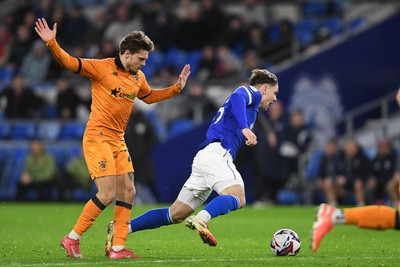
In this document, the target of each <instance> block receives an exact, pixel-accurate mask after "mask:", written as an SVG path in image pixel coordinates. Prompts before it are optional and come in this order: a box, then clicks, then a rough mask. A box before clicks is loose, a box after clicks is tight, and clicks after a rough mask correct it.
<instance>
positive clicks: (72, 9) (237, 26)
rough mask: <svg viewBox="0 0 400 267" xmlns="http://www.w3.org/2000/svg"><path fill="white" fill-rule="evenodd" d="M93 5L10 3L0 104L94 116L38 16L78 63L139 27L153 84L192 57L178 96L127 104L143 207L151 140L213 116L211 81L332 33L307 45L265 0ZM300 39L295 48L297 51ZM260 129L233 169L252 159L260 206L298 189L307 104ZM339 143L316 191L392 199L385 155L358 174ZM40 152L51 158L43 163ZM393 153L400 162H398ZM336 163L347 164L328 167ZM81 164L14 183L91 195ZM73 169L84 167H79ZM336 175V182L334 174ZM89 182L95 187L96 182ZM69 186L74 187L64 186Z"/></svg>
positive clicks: (1, 40)
mask: <svg viewBox="0 0 400 267" xmlns="http://www.w3.org/2000/svg"><path fill="white" fill-rule="evenodd" d="M84 2H85V1H81V2H79V1H76V2H74V3H84ZM95 2H96V1H95ZM97 2H98V3H100V2H101V4H98V5H89V6H85V5H80V4H73V5H64V4H65V2H62V1H51V0H40V1H30V0H19V1H16V6H15V9H12V10H11V12H10V13H9V14H7V15H6V16H5V17H4V18H2V19H1V20H0V71H1V73H0V76H1V78H0V79H1V83H0V109H1V110H2V111H3V113H2V114H3V116H4V117H5V118H6V119H39V120H41V119H48V118H51V119H60V120H62V121H64V120H79V119H83V118H82V117H87V116H88V114H89V112H90V103H91V99H90V92H88V89H87V88H89V86H87V84H86V83H87V81H85V80H84V79H82V78H81V77H80V76H78V75H75V74H72V73H70V72H65V71H64V70H63V69H62V68H61V67H60V66H59V65H58V63H57V62H55V61H54V60H52V59H51V56H50V54H49V51H48V50H47V48H46V47H45V45H44V44H43V42H41V41H39V40H38V37H37V34H36V32H35V31H34V23H35V20H36V18H38V17H43V18H46V20H47V21H49V23H50V24H51V25H52V24H53V23H55V22H56V23H57V24H58V27H57V31H58V33H57V40H58V42H59V43H60V44H61V46H62V47H63V48H65V49H66V50H67V51H68V52H69V53H70V54H71V55H73V56H75V57H82V58H85V57H88V58H104V57H115V56H116V55H117V54H118V52H119V51H118V45H119V44H118V43H116V42H117V41H118V40H120V39H121V38H122V37H123V36H124V35H125V34H126V33H127V32H129V31H131V30H143V31H144V32H145V33H146V34H147V35H148V36H149V37H150V38H151V39H152V40H153V41H154V44H155V51H153V52H152V53H150V55H149V59H148V61H147V65H146V67H145V68H144V70H143V71H144V72H145V74H146V76H147V77H148V78H149V82H150V84H151V85H152V86H155V87H158V86H160V87H161V86H163V85H165V84H170V83H174V82H175V81H176V75H177V71H179V70H180V69H181V67H182V65H183V64H185V63H190V64H191V68H192V76H191V78H190V82H189V83H188V85H187V88H186V89H185V91H184V92H183V93H182V94H180V95H179V96H177V97H175V98H173V99H171V100H170V101H166V102H163V103H160V104H158V105H157V106H156V108H155V111H154V112H151V113H150V112H146V111H145V110H141V107H140V104H138V105H135V107H134V109H133V111H132V112H133V116H134V117H135V119H133V120H131V121H130V122H129V124H128V127H127V133H128V134H127V136H130V137H132V138H127V145H128V147H134V149H131V148H130V150H131V151H136V152H135V154H132V155H131V156H132V158H133V162H135V163H136V166H134V167H135V170H136V172H137V176H138V177H137V182H138V183H139V184H141V186H143V187H144V188H145V189H146V190H140V192H148V194H143V195H142V196H140V195H139V197H142V198H143V199H144V201H147V202H154V201H156V199H157V190H156V189H155V185H154V180H153V174H152V173H151V170H152V169H153V168H152V166H151V158H150V157H151V155H150V153H148V152H149V151H151V149H152V147H153V146H154V145H155V144H157V143H158V142H161V141H165V140H166V137H168V136H172V135H173V134H172V132H173V131H172V129H173V126H174V125H176V124H175V122H177V121H180V122H182V121H185V122H189V124H190V125H196V124H199V123H201V122H202V121H204V120H205V119H209V118H210V117H211V116H213V115H214V113H215V111H216V109H217V107H218V106H219V104H220V103H217V101H215V99H212V98H210V95H209V94H208V93H207V84H209V82H210V81H218V80H224V81H226V80H230V81H231V83H234V82H238V84H239V82H240V81H242V80H243V79H244V78H245V77H248V76H249V73H250V71H251V70H252V69H255V68H266V67H267V68H270V67H273V66H274V65H275V64H278V63H280V62H282V61H284V60H286V59H289V58H290V57H292V56H293V55H292V53H293V47H297V49H299V51H300V52H301V51H304V50H306V49H307V47H308V46H311V45H312V44H318V43H321V42H323V41H326V40H327V39H329V38H330V36H329V33H328V34H326V31H323V32H320V34H316V35H315V36H314V37H312V39H313V40H312V41H311V42H307V43H305V42H304V40H302V39H301V38H299V36H297V35H296V33H295V32H294V27H295V24H296V22H295V21H291V20H289V19H280V20H279V21H269V20H268V19H267V15H266V14H267V11H266V6H265V5H264V2H263V1H259V0H245V1H243V3H242V4H241V5H240V7H241V8H240V10H239V11H238V12H235V13H230V12H227V10H226V9H225V8H224V7H223V6H222V5H220V4H219V2H218V1H215V0H201V1H191V0H181V1H177V2H173V3H171V2H170V1H161V0H152V1H149V2H147V1H134V0H116V1H97ZM305 2H306V1H305ZM328 2H329V3H330V2H332V3H333V2H335V1H328ZM338 10H340V8H339V9H338V8H335V6H334V5H331V6H330V8H329V9H327V12H326V14H325V15H326V16H327V17H329V16H340V14H338ZM304 12H306V9H304ZM339 13H340V12H339ZM296 26H298V25H296ZM298 42H300V46H298V45H297V46H294V45H295V43H297V44H298ZM48 88H50V89H48ZM286 113H288V114H286ZM152 116H153V117H152ZM84 119H86V118H84ZM255 131H256V132H257V135H258V136H259V137H260V138H259V145H258V146H256V147H255V148H245V149H243V151H241V152H240V153H239V154H238V159H237V162H238V168H239V169H241V170H242V171H244V172H246V167H247V165H248V164H250V165H251V172H253V175H251V177H252V182H251V184H252V188H253V190H254V192H253V197H254V200H255V201H256V202H258V203H270V202H272V203H276V202H279V200H278V197H279V196H278V195H277V193H278V192H279V191H280V190H283V189H286V188H289V189H298V188H301V185H300V184H299V183H301V182H299V181H300V180H301V177H300V176H301V174H300V173H299V172H300V171H299V164H298V162H299V159H300V157H301V156H302V155H303V154H304V153H306V152H307V150H308V149H309V148H310V145H311V143H312V141H313V137H312V131H311V129H310V128H309V127H308V126H307V124H306V122H305V121H304V118H303V114H302V111H301V110H292V111H288V110H286V108H285V106H284V105H283V104H282V103H280V102H277V103H275V104H274V105H272V106H271V108H270V109H269V111H268V113H263V114H262V115H261V116H259V118H258V120H257V123H256V126H255ZM169 133H171V134H170V135H169ZM348 142H350V141H348ZM41 146H42V144H40V142H39V143H37V142H36V141H35V142H33V143H32V155H30V156H28V158H27V166H28V165H32V164H28V163H29V162H35V160H37V161H38V162H39V161H40V162H42V163H43V162H47V161H49V163H45V164H46V168H45V169H49V168H51V166H52V164H50V161H51V160H50V159H51V155H50V154H48V155H47V154H46V153H45V150H43V151H44V152H40V151H39V152H35V151H36V150H42V149H43V148H41V149H38V148H35V147H41ZM335 146H336V144H335V143H334V142H333V141H332V142H328V144H327V155H325V156H326V157H327V158H326V159H325V157H324V160H323V161H322V162H323V164H322V167H321V172H320V173H321V175H320V177H319V179H317V183H316V188H317V192H319V193H320V194H321V195H323V196H324V197H325V198H326V200H327V201H328V202H330V203H342V202H343V199H344V197H345V196H346V193H347V192H348V190H353V191H352V192H353V193H354V194H355V196H356V197H355V199H356V202H357V203H358V204H360V205H361V204H364V203H372V202H374V201H376V199H381V198H383V197H384V196H385V195H384V194H385V193H386V191H385V190H384V189H385V188H386V185H387V184H392V185H391V187H390V188H392V187H394V184H395V182H394V181H395V180H393V179H392V177H394V176H393V173H394V170H392V169H391V170H390V171H393V173H392V172H390V173H389V171H388V170H382V169H379V168H383V167H382V166H387V163H386V161H385V162H383V161H384V160H383V159H382V158H385V160H386V156H385V155H383V154H382V153H383V152H382V153H380V152H379V153H378V156H379V155H380V156H381V157H382V158H377V159H374V163H373V164H370V163H369V161H368V160H369V159H368V158H367V157H362V160H363V162H364V163H365V166H367V167H368V168H367V167H366V168H359V170H360V172H361V171H362V172H363V173H358V172H357V170H358V169H357V168H356V169H357V170H356V169H352V167H351V166H352V165H351V164H352V163H353V165H357V164H356V163H357V162H358V160H360V158H359V157H361V156H360V155H362V153H361V152H362V151H361V149H360V148H359V147H358V146H356V145H354V144H353V145H351V144H350V143H349V144H347V143H346V146H345V149H344V152H343V156H341V157H340V160H339V159H336V152H335V151H336V150H338V148H337V147H336V150H335V149H334V148H333V147H335ZM333 150H334V151H333ZM382 150H384V149H382ZM138 151H139V152H138ZM378 151H381V150H379V149H378ZM35 154H38V155H35ZM39 154H40V155H41V157H43V158H46V157H48V159H47V158H46V161H44V160H43V159H40V157H39ZM330 154H335V158H334V159H332V158H330ZM138 155H140V157H138ZM378 156H377V157H378ZM354 157H356V158H355V159H354ZM388 158H389V157H388ZM253 159H254V160H253ZM390 160H391V161H390V162H391V164H393V165H391V166H394V163H393V161H395V159H394V158H390ZM336 161H337V162H336ZM266 162H268V164H266ZM339 162H340V163H339ZM336 164H337V165H340V166H342V168H341V169H340V168H339V167H338V169H335V168H333V167H332V166H333V165H335V166H336ZM346 164H347V165H346ZM378 165H379V166H380V167H376V168H375V169H374V170H371V171H370V172H367V170H369V167H370V166H378ZM77 166H78V167H77ZM83 166H84V160H83V158H82V157H81V156H77V157H76V158H74V159H73V161H71V162H70V163H68V165H66V166H64V167H65V168H63V171H62V173H59V172H55V173H52V174H51V175H50V174H49V177H47V178H46V179H41V178H39V180H37V177H40V175H41V174H36V173H34V172H35V170H28V169H26V170H25V171H24V174H23V175H22V176H21V178H20V181H19V187H18V194H17V196H18V199H24V197H23V196H24V194H25V195H26V192H28V191H29V190H32V189H37V190H38V196H39V197H38V199H41V200H46V199H49V198H53V199H54V196H49V195H45V194H42V193H41V192H42V191H43V190H42V188H44V187H51V186H55V187H56V188H58V189H60V188H63V189H64V190H63V191H62V192H59V197H60V199H70V198H71V191H72V190H73V189H74V188H76V187H80V188H83V189H85V190H87V191H89V192H90V190H91V184H90V183H86V182H84V181H83V178H82V177H87V176H88V174H87V173H83V172H84V171H85V170H86V169H85V168H84V167H83ZM353 167H354V168H355V167H357V166H353ZM74 169H75V170H76V169H80V170H81V171H82V172H80V173H76V172H74V171H73V170H74ZM339 170H340V171H339ZM339 174H340V177H339V176H338V177H339V178H332V177H334V176H335V177H336V176H337V175H339ZM381 176H385V177H384V178H382V177H381ZM57 177H58V178H57ZM60 177H70V178H69V179H68V178H67V179H64V178H60ZM79 177H80V178H81V179H79ZM84 180H85V181H89V182H90V179H86V178H85V179H84ZM49 181H52V182H49ZM65 181H71V183H68V184H65V183H64V182H65ZM340 186H341V187H340ZM58 189H57V190H58ZM391 190H393V189H391ZM140 192H139V193H140ZM392 198H393V197H391V199H392ZM316 201H317V200H316ZM393 201H394V200H393Z"/></svg>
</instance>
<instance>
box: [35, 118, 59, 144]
mask: <svg viewBox="0 0 400 267" xmlns="http://www.w3.org/2000/svg"><path fill="white" fill-rule="evenodd" d="M60 131H61V123H60V122H59V121H41V122H40V123H39V124H38V129H37V137H38V138H39V139H40V140H46V141H55V140H57V139H58V136H59V135H60Z"/></svg>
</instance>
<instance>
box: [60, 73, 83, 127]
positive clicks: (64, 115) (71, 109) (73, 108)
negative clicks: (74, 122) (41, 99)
mask: <svg viewBox="0 0 400 267" xmlns="http://www.w3.org/2000/svg"><path fill="white" fill-rule="evenodd" d="M56 86H57V90H58V92H57V114H58V117H59V118H60V119H64V120H70V119H76V117H77V116H76V113H77V108H78V106H79V105H80V104H82V100H81V98H80V97H79V96H78V95H77V94H76V92H75V89H74V88H73V87H72V86H71V84H70V82H69V81H68V79H67V78H65V77H60V78H59V79H58V80H57V83H56Z"/></svg>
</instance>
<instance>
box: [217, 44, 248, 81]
mask: <svg viewBox="0 0 400 267" xmlns="http://www.w3.org/2000/svg"><path fill="white" fill-rule="evenodd" d="M217 59H218V61H217V68H216V76H217V77H218V78H234V77H237V76H238V75H239V73H240V68H241V65H242V63H241V61H240V59H239V57H238V56H236V55H235V54H234V53H233V52H232V50H230V49H229V47H227V46H226V45H224V44H221V45H219V46H218V47H217Z"/></svg>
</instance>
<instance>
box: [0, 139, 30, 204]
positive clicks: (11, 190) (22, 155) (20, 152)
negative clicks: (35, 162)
mask: <svg viewBox="0 0 400 267" xmlns="http://www.w3.org/2000/svg"><path fill="white" fill-rule="evenodd" d="M2 150H3V151H2V152H0V153H1V154H3V153H7V154H6V155H7V156H6V157H7V161H6V165H5V167H4V172H3V173H1V176H0V177H1V179H0V199H1V200H13V199H14V198H15V194H16V191H17V184H18V181H19V178H20V177H21V174H22V172H23V170H24V164H25V159H26V156H27V154H28V152H29V146H28V145H27V144H20V145H16V146H14V147H13V148H10V149H9V152H5V151H6V150H4V149H2Z"/></svg>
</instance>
